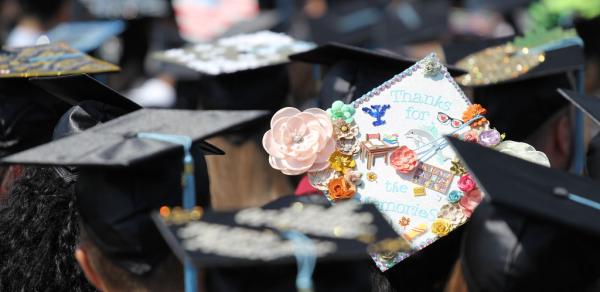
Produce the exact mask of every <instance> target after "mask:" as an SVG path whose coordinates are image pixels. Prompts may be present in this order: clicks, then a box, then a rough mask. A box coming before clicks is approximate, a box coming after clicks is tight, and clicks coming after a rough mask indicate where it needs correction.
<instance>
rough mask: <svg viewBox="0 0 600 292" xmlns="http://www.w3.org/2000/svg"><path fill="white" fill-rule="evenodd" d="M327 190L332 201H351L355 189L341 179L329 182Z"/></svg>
mask: <svg viewBox="0 0 600 292" xmlns="http://www.w3.org/2000/svg"><path fill="white" fill-rule="evenodd" d="M327 188H328V190H329V197H330V198H331V199H332V200H334V201H338V200H347V199H351V198H352V197H353V196H354V193H356V187H355V186H354V185H353V184H351V183H350V182H348V181H346V180H345V179H344V178H343V177H340V178H334V179H332V180H330V181H329V185H328V187H327Z"/></svg>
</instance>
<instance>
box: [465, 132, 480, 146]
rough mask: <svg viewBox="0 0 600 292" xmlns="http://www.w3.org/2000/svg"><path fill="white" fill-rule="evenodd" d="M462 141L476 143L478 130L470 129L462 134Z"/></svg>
mask: <svg viewBox="0 0 600 292" xmlns="http://www.w3.org/2000/svg"><path fill="white" fill-rule="evenodd" d="M463 141H465V142H471V143H477V142H478V141H479V132H477V131H476V130H471V131H468V132H466V133H464V134H463Z"/></svg>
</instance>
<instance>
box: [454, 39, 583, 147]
mask: <svg viewBox="0 0 600 292" xmlns="http://www.w3.org/2000/svg"><path fill="white" fill-rule="evenodd" d="M557 44H559V45H564V44H566V46H557V47H556V48H547V49H546V50H543V51H541V52H540V51H538V52H537V53H532V51H534V50H538V49H536V48H533V47H532V48H526V47H525V48H521V49H516V48H515V47H513V48H512V49H509V50H511V51H512V50H515V49H516V50H517V51H513V53H509V54H507V55H505V57H502V55H503V54H505V50H506V49H507V48H508V47H511V46H512V45H510V44H505V45H501V46H496V47H492V48H487V49H484V50H483V51H481V52H479V53H476V54H477V55H470V56H467V57H465V58H464V59H463V60H462V61H459V62H458V63H457V65H458V66H459V67H460V66H466V67H464V68H466V69H467V68H468V69H469V71H470V75H464V76H461V77H459V78H458V82H459V83H461V84H462V85H464V86H469V87H472V88H473V102H474V103H477V104H481V105H482V106H483V107H485V108H486V109H487V114H486V117H487V118H489V119H490V120H493V121H494V126H495V127H496V128H497V129H498V130H499V131H501V132H506V133H510V138H511V139H512V140H525V139H527V138H528V137H529V136H530V135H531V134H532V133H533V132H534V131H535V130H536V129H538V128H539V127H540V126H541V125H542V124H543V123H544V122H546V121H547V120H548V119H549V118H550V117H552V116H553V115H554V114H555V113H556V112H558V111H559V110H560V109H562V108H564V107H565V106H566V104H567V102H566V101H565V100H564V99H563V98H561V97H560V95H559V94H558V93H557V92H556V88H558V87H562V88H570V89H574V88H575V87H576V84H577V82H576V79H577V78H576V77H577V75H576V73H577V71H578V70H581V69H582V68H583V65H584V62H585V60H584V57H583V48H582V47H581V46H580V45H570V43H564V42H558V43H557ZM540 47H543V45H542V46H540ZM494 52H496V53H498V54H500V55H495V53H494ZM525 52H528V53H527V54H526V53H525ZM489 54H492V55H494V56H493V57H490V58H491V59H489V58H487V57H486V56H488V55H489ZM513 54H514V55H515V56H517V55H520V56H525V55H528V57H523V58H525V59H512V57H511V56H513ZM492 55H489V56H492ZM498 56H499V57H498ZM471 58H476V59H478V58H481V59H479V60H480V61H474V62H475V63H481V62H484V63H485V62H487V64H488V65H486V66H490V68H491V69H490V70H492V71H489V72H488V71H483V70H482V71H477V69H476V67H475V66H471V65H465V64H467V63H469V62H471V61H470V59H471ZM504 58H509V59H510V60H513V61H507V62H508V63H505V59H504ZM486 59H487V60H486ZM526 59H527V60H526ZM484 60H485V61H484ZM521 61H522V62H523V63H521ZM529 61H531V62H533V63H527V62H529ZM493 66H496V67H493ZM528 66H529V67H528ZM503 68H504V69H503ZM503 70H504V71H503ZM494 72H495V73H494ZM500 72H505V73H500ZM507 72H508V73H507ZM478 74H481V76H480V77H475V76H477V75H478ZM486 74H488V75H486ZM486 76H488V77H486ZM468 78H472V79H470V80H471V81H468V80H469V79H468ZM473 78H475V79H473ZM509 112H510V113H511V114H510V115H508V114H506V113H509Z"/></svg>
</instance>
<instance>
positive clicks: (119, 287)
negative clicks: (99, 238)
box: [79, 223, 183, 292]
mask: <svg viewBox="0 0 600 292" xmlns="http://www.w3.org/2000/svg"><path fill="white" fill-rule="evenodd" d="M79 228H80V230H81V233H80V246H81V248H83V249H84V250H85V251H86V254H87V256H88V258H89V261H90V265H91V266H92V268H93V269H94V270H96V272H97V273H98V275H99V276H100V278H102V280H103V281H104V283H105V284H106V286H108V287H109V288H112V289H114V290H115V291H132V292H133V291H140V292H141V291H183V269H182V265H181V263H180V262H179V261H178V260H177V258H176V257H175V256H174V255H173V254H170V255H169V256H167V257H166V258H165V259H164V260H163V261H162V262H161V263H160V264H159V265H158V266H157V267H156V268H155V269H153V270H152V272H150V273H149V274H147V275H143V276H139V275H135V274H133V273H131V272H129V271H127V270H125V269H123V268H121V267H119V266H117V265H115V264H113V263H112V262H111V260H110V258H108V257H107V256H106V255H104V254H103V253H102V251H101V250H100V249H99V248H98V247H97V246H96V244H95V243H94V241H93V240H92V239H91V238H90V236H89V235H88V233H87V232H86V231H85V227H83V225H82V224H81V223H80V224H79Z"/></svg>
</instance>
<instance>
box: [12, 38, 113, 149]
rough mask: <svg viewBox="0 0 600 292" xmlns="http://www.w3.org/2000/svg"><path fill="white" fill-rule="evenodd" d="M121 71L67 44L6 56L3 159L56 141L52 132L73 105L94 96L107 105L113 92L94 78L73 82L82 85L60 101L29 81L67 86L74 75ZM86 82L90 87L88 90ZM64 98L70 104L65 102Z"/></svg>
mask: <svg viewBox="0 0 600 292" xmlns="http://www.w3.org/2000/svg"><path fill="white" fill-rule="evenodd" d="M118 69H119V68H118V67H117V66H114V65H112V64H109V63H106V62H103V61H100V60H96V59H93V58H91V57H89V56H87V55H85V54H83V53H81V52H79V51H76V50H74V49H71V48H70V47H68V46H67V45H65V44H62V43H58V44H52V45H43V46H33V47H24V48H18V49H9V50H7V51H0V96H1V97H2V105H1V108H0V111H1V112H0V116H1V117H0V118H1V119H2V125H3V126H2V127H1V131H0V132H1V133H0V137H1V138H0V149H1V150H0V156H6V155H8V154H11V153H16V152H19V151H22V150H25V149H28V148H31V147H33V146H36V145H39V144H42V143H45V142H48V141H50V138H51V136H52V127H54V125H55V124H56V122H57V121H58V119H59V118H60V116H61V115H62V114H63V113H64V112H65V111H67V109H68V108H69V106H71V105H73V104H75V103H76V102H77V101H81V100H83V99H86V98H90V96H89V94H88V93H93V94H94V95H95V96H96V97H98V98H99V100H103V98H104V96H103V95H104V93H105V92H106V90H105V89H107V88H106V87H103V86H101V85H99V83H98V82H97V81H96V80H94V79H92V78H91V77H89V76H83V77H73V78H77V79H78V81H77V82H74V83H70V84H68V86H69V88H65V89H64V93H65V94H63V95H62V97H59V96H57V95H56V94H55V92H49V91H47V90H45V86H38V85H37V84H35V83H33V82H32V81H31V79H30V78H28V77H31V76H49V77H50V76H53V77H55V79H56V80H55V82H61V81H62V78H66V77H64V75H65V74H69V73H75V72H78V73H99V72H112V71H117V70H118ZM80 82H84V83H85V84H86V86H90V87H86V86H82V85H83V83H80ZM50 83H51V82H50ZM61 84H62V82H61ZM65 85H67V84H65ZM63 98H69V99H70V100H69V101H67V102H65V100H64V99H63ZM107 98H108V97H107Z"/></svg>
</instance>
